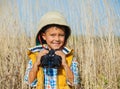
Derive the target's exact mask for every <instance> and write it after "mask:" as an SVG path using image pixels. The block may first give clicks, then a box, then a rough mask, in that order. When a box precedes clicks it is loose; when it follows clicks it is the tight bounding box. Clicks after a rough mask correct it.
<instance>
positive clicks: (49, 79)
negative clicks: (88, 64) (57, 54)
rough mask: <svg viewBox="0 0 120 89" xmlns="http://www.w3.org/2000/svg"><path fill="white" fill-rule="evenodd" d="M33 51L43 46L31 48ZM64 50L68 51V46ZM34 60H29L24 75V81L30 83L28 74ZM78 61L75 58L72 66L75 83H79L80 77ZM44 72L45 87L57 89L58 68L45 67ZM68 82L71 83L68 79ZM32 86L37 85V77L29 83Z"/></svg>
mask: <svg viewBox="0 0 120 89" xmlns="http://www.w3.org/2000/svg"><path fill="white" fill-rule="evenodd" d="M29 50H31V51H32V52H36V51H40V50H42V47H41V46H36V47H35V48H31V49H29ZM63 52H64V53H65V54H66V53H67V48H64V49H63ZM32 66H33V65H32V60H29V62H28V66H27V69H26V72H25V76H24V81H25V82H26V83H27V84H29V83H28V75H29V72H30V70H31V69H32ZM78 66H79V64H78V62H77V60H76V59H75V58H73V60H72V64H71V66H70V68H71V70H72V72H73V74H74V85H77V84H79V82H80V78H79V69H78ZM43 72H44V89H57V69H54V68H51V69H46V68H43ZM66 82H67V83H68V84H69V85H70V83H69V81H68V80H66ZM29 85H30V86H31V87H35V86H36V85H37V79H35V80H34V81H33V82H32V83H31V84H29Z"/></svg>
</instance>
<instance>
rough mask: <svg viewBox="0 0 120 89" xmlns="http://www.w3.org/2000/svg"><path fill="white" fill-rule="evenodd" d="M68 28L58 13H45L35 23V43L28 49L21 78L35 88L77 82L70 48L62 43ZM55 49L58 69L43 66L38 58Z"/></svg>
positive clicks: (59, 88) (55, 88)
mask: <svg viewBox="0 0 120 89" xmlns="http://www.w3.org/2000/svg"><path fill="white" fill-rule="evenodd" d="M70 33H71V29H70V27H69V26H68V25H67V22H66V20H65V18H64V16H63V15H62V14H61V13H59V12H48V13H47V14H45V15H44V16H43V17H42V18H41V20H40V25H39V31H38V33H37V36H36V45H37V46H35V47H33V48H30V49H29V53H28V56H29V57H30V61H29V63H28V67H27V69H26V73H25V81H26V82H27V83H28V84H29V85H30V86H36V89H71V87H73V86H75V85H77V84H79V69H78V62H77V60H76V59H75V58H74V57H73V50H70V49H68V48H67V47H65V46H66V43H67V39H68V37H69V36H70ZM50 50H55V54H56V55H58V56H60V57H61V59H62V64H61V66H60V68H58V69H57V68H43V67H41V66H40V64H41V61H40V60H41V58H42V57H43V56H45V55H47V54H48V53H49V51H50Z"/></svg>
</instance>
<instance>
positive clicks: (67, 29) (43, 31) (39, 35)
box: [36, 24, 71, 45]
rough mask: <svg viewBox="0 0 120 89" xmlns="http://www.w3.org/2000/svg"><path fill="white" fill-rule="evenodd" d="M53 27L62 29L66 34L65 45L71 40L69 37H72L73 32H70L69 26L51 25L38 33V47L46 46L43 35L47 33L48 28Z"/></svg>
mask: <svg viewBox="0 0 120 89" xmlns="http://www.w3.org/2000/svg"><path fill="white" fill-rule="evenodd" d="M51 27H57V28H60V29H62V30H63V31H64V32H65V42H64V45H65V44H66V42H67V39H68V38H69V36H70V34H71V30H69V29H70V28H69V27H68V26H65V25H58V24H49V25H46V26H44V27H43V28H42V29H41V30H40V31H39V32H38V34H37V36H36V45H40V44H46V41H45V40H44V39H43V38H42V34H43V33H45V31H46V30H47V29H48V28H51Z"/></svg>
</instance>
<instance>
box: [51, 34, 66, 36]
mask: <svg viewBox="0 0 120 89" xmlns="http://www.w3.org/2000/svg"><path fill="white" fill-rule="evenodd" d="M50 36H56V34H50ZM58 36H65V35H64V34H59V35H58Z"/></svg>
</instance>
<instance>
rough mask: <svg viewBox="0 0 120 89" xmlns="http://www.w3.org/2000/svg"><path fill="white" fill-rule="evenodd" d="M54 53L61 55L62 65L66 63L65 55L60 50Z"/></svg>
mask: <svg viewBox="0 0 120 89" xmlns="http://www.w3.org/2000/svg"><path fill="white" fill-rule="evenodd" d="M55 54H56V55H59V56H61V58H62V65H63V66H64V65H66V64H67V62H66V55H65V54H64V53H63V52H62V51H61V50H58V51H56V52H55Z"/></svg>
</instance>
